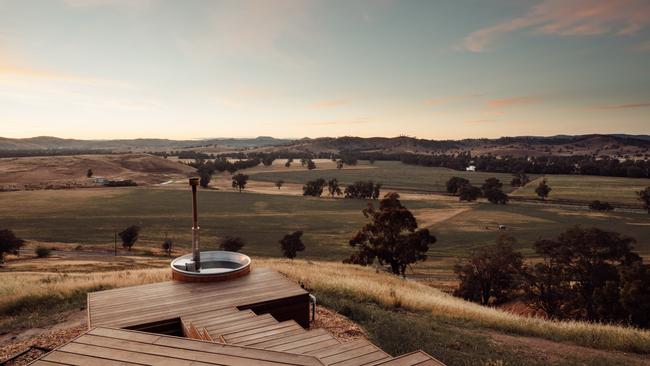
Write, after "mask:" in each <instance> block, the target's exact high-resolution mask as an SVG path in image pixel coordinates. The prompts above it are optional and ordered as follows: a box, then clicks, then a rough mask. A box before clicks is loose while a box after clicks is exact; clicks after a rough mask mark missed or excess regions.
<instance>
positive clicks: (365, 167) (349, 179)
mask: <svg viewBox="0 0 650 366" xmlns="http://www.w3.org/2000/svg"><path fill="white" fill-rule="evenodd" d="M294 164H296V163H294ZM250 177H251V179H252V180H259V181H266V182H275V181H277V180H278V179H282V180H284V181H285V182H288V183H299V184H303V183H305V182H307V181H310V180H314V179H318V178H324V179H332V178H336V179H338V181H339V183H342V184H344V185H346V184H350V183H354V182H356V181H360V180H373V181H375V182H381V183H382V184H383V185H384V188H387V189H399V190H402V191H416V192H444V191H445V190H446V187H445V183H446V182H447V181H448V180H449V179H450V178H451V177H464V178H466V179H468V180H469V181H470V182H471V183H472V184H474V185H477V186H480V185H481V184H482V183H483V182H484V181H485V180H486V179H487V178H492V177H496V178H498V179H500V180H501V182H502V183H503V184H504V190H505V191H507V192H509V191H511V190H512V187H510V181H511V180H512V175H510V174H503V173H482V172H465V171H457V170H452V169H446V168H430V167H423V166H417V165H406V164H402V163H401V162H399V161H377V162H375V164H372V165H370V164H368V163H367V162H359V165H358V166H357V167H346V168H345V169H341V170H337V169H323V170H319V169H316V170H311V171H310V170H307V169H306V168H305V169H304V170H293V171H278V172H263V173H262V172H261V173H254V172H251V173H250Z"/></svg>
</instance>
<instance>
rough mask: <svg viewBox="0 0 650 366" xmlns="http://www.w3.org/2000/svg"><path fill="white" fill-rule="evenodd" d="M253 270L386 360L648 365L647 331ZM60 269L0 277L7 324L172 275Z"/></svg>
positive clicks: (337, 273) (330, 269) (314, 271)
mask: <svg viewBox="0 0 650 366" xmlns="http://www.w3.org/2000/svg"><path fill="white" fill-rule="evenodd" d="M254 265H255V266H259V267H271V268H274V269H276V270H278V271H280V272H282V273H285V274H286V275H287V276H289V278H291V279H293V280H295V281H301V282H303V283H304V284H305V285H306V286H307V287H308V288H309V289H310V290H311V291H313V292H314V294H315V295H316V296H317V297H318V298H319V302H320V303H321V304H324V305H326V306H328V307H330V308H333V309H335V310H337V311H338V312H340V313H342V314H344V315H346V316H349V317H350V318H351V319H353V320H355V321H357V322H358V323H359V324H361V325H362V326H363V327H364V328H365V330H366V331H367V332H368V335H369V336H370V337H371V338H372V339H373V340H374V341H375V342H377V343H378V345H379V346H381V347H383V348H385V349H386V350H388V351H389V352H394V353H402V352H408V351H410V350H413V349H416V348H424V350H425V351H427V352H430V353H431V354H433V355H435V356H436V357H439V358H440V359H441V360H442V361H444V362H446V363H447V364H448V365H450V366H452V365H531V364H532V365H547V364H557V365H566V364H569V365H604V364H607V365H643V364H647V362H648V361H649V358H648V354H650V332H648V331H645V330H638V329H633V328H627V327H619V326H609V325H598V324H589V323H584V322H555V321H547V320H543V319H538V318H524V317H521V316H518V315H513V314H510V313H507V312H504V311H500V310H497V309H493V308H486V307H482V306H479V305H477V304H473V303H469V302H466V301H463V300H461V299H458V298H454V297H452V296H449V295H447V294H445V293H443V292H441V291H439V290H437V289H434V288H431V287H429V286H426V285H423V284H420V283H417V282H414V281H405V280H402V279H400V278H398V277H395V276H392V275H389V274H385V273H381V272H377V271H375V269H374V268H364V267H359V266H352V265H344V264H340V263H332V262H322V261H304V260H294V261H289V260H278V259H264V258H254ZM56 267H57V263H56V260H54V259H51V260H47V259H46V260H43V271H42V272H41V273H34V272H28V273H26V272H5V273H0V294H1V295H2V296H1V297H0V311H1V314H2V315H3V317H2V319H3V325H5V326H11V325H12V324H13V325H15V323H12V321H14V320H15V319H18V318H21V317H22V318H23V319H31V320H32V321H34V320H35V319H40V322H41V323H45V322H47V319H48V317H53V316H54V314H52V313H51V312H50V311H48V309H57V310H60V311H77V310H78V309H79V306H83V299H85V296H84V295H85V293H86V292H87V291H95V290H98V289H106V288H114V287H123V286H131V285H137V284H141V283H151V282H159V281H164V280H169V279H170V271H169V269H168V268H160V269H143V270H131V271H108V272H96V273H55V272H52V270H54V269H55V268H56ZM43 304H47V305H48V306H46V307H44V306H42V305H43ZM30 315H31V316H30ZM3 329H5V330H7V329H11V328H7V327H4V328H3ZM531 357H532V358H531ZM531 359H532V360H533V361H534V362H532V363H531Z"/></svg>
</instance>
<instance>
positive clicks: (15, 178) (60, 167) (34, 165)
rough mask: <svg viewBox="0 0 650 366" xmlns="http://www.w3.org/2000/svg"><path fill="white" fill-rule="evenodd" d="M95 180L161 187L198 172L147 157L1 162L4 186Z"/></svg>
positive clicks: (0, 171)
mask: <svg viewBox="0 0 650 366" xmlns="http://www.w3.org/2000/svg"><path fill="white" fill-rule="evenodd" d="M88 169H92V171H93V173H94V176H95V177H105V178H108V179H112V180H122V179H131V180H134V181H136V182H138V183H140V184H150V183H161V182H164V181H167V180H169V179H170V178H172V177H185V176H187V175H189V174H192V173H194V171H195V170H194V168H192V167H189V166H187V165H183V164H179V163H178V162H176V161H172V160H167V159H163V158H161V157H157V156H152V155H147V154H121V155H117V154H116V155H73V156H42V157H24V158H3V159H0V185H5V184H17V185H19V186H22V185H40V184H47V183H70V182H79V183H84V182H88V181H91V180H90V179H87V178H86V172H87V171H88Z"/></svg>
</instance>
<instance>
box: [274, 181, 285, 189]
mask: <svg viewBox="0 0 650 366" xmlns="http://www.w3.org/2000/svg"><path fill="white" fill-rule="evenodd" d="M283 185H284V181H283V180H282V179H278V180H277V181H276V182H275V186H276V187H278V189H280V188H282V186H283Z"/></svg>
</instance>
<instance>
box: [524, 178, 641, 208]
mask: <svg viewBox="0 0 650 366" xmlns="http://www.w3.org/2000/svg"><path fill="white" fill-rule="evenodd" d="M541 179H546V181H547V183H548V185H549V186H551V189H552V191H551V194H550V195H549V199H563V200H576V201H584V202H591V201H593V200H600V201H606V202H609V203H611V204H613V205H614V206H616V204H617V203H623V204H627V205H638V206H641V202H640V201H639V200H638V196H637V194H636V192H638V191H640V190H642V189H644V188H645V187H650V179H641V178H620V177H597V176H590V175H545V176H543V177H540V178H537V180H535V181H533V182H531V183H529V184H527V185H526V186H525V187H521V188H519V189H517V190H515V191H514V192H513V193H512V194H513V195H514V196H521V197H528V198H538V197H537V194H535V188H536V187H537V185H538V184H539V183H538V182H540V181H541Z"/></svg>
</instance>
